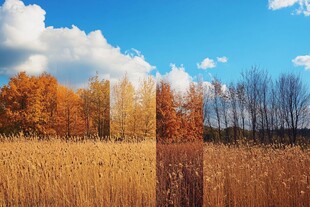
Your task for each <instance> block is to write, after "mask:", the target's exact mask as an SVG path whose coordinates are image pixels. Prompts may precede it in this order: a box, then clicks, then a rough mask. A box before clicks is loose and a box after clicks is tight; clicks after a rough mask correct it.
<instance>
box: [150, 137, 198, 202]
mask: <svg viewBox="0 0 310 207" xmlns="http://www.w3.org/2000/svg"><path fill="white" fill-rule="evenodd" d="M156 153H157V157H156V177H157V185H156V205H157V206H160V207H162V206H176V207H177V206H202V202H203V166H202V164H203V160H202V159H203V145H202V142H200V143H190V142H189V143H180V144H157V146H156Z"/></svg>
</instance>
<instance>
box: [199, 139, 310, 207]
mask: <svg viewBox="0 0 310 207" xmlns="http://www.w3.org/2000/svg"><path fill="white" fill-rule="evenodd" d="M203 173H204V206H210V207H216V206H262V207H263V206H283V207H286V206H287V207H289V206H310V200H309V197H310V177H309V176H310V151H309V150H301V148H300V147H286V148H285V149H283V148H282V149H275V148H274V147H273V146H251V147H249V146H240V147H236V146H225V145H213V144H206V145H205V146H204V171H203Z"/></svg>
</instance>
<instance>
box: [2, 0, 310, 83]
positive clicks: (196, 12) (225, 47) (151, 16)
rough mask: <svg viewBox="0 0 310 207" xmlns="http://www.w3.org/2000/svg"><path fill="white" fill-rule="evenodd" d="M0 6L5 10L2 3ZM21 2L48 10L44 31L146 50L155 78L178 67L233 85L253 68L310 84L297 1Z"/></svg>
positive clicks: (306, 32)
mask: <svg viewBox="0 0 310 207" xmlns="http://www.w3.org/2000/svg"><path fill="white" fill-rule="evenodd" d="M13 1H16V0H13ZM276 1H278V3H279V0H276ZM0 2H1V3H0V4H1V5H2V4H3V2H4V1H3V0H2V1H0ZM23 2H24V4H25V5H26V6H27V5H29V4H37V5H39V6H40V7H41V8H42V9H43V10H45V12H46V15H45V26H46V27H48V26H53V27H54V28H63V27H68V28H71V26H72V25H76V26H77V27H78V28H79V30H81V31H85V32H86V33H89V32H92V31H94V30H101V32H102V35H103V36H104V37H105V39H106V40H107V42H108V43H109V44H110V45H112V46H113V47H120V49H121V50H120V53H122V54H125V52H126V51H128V50H130V49H131V48H135V49H137V50H139V51H141V53H142V54H143V59H144V60H145V61H146V62H147V63H149V64H150V65H151V66H155V67H156V69H148V70H147V71H148V72H150V73H151V74H155V73H156V72H160V73H161V74H165V73H169V71H170V70H171V67H170V64H171V63H173V64H175V65H176V67H180V66H181V65H183V67H184V68H185V71H186V72H187V73H189V75H190V76H192V77H194V76H196V75H197V74H203V75H204V78H205V79H206V80H210V76H209V74H212V75H213V76H217V77H218V78H220V79H221V80H222V81H223V82H225V83H229V82H230V81H234V80H237V79H238V78H239V77H240V73H241V72H242V71H243V70H245V69H248V68H250V67H251V66H253V65H256V66H259V67H260V68H262V69H266V70H268V71H269V72H270V74H271V75H272V76H273V77H277V76H278V74H279V73H281V72H291V71H293V72H296V73H300V74H301V75H302V77H303V79H304V80H305V82H309V80H310V70H306V68H307V64H310V63H309V59H308V55H310V38H309V37H310V16H307V15H306V14H297V13H296V12H295V11H296V9H298V8H299V5H298V3H297V4H295V5H293V6H287V5H286V6H283V5H282V7H280V9H278V8H277V9H274V10H273V9H271V8H270V4H269V3H270V2H268V1H267V0H256V1H244V0H243V1H240V0H235V1H229V0H225V1H224V0H208V1H206V0H205V1H203V0H195V1H190V0H169V1H167V0H157V1H145V0H133V1H121V0H96V1H95V0H88V1H77V0H64V1H59V0H53V1H46V0H25V1H23ZM276 3H277V2H276ZM279 4H281V2H280V3H279ZM0 40H1V39H0ZM0 53H1V51H0ZM223 56H225V57H227V59H228V61H227V62H226V63H221V62H218V61H216V59H217V57H223ZM298 56H306V57H305V58H304V59H306V60H304V59H303V61H302V62H301V63H300V66H296V64H294V63H293V62H292V60H293V59H295V58H296V57H298ZM48 58H49V56H48ZM205 58H209V59H212V60H214V62H215V64H216V67H213V68H207V69H198V68H197V63H200V62H202V61H203V60H204V59H205ZM0 60H1V58H0ZM63 64H64V63H62V65H63ZM86 65H87V64H86ZM4 67H7V68H8V66H2V68H4ZM49 67H52V66H50V65H49ZM0 70H1V65H0ZM110 70H113V67H112V68H110ZM3 71H5V69H3ZM7 71H8V69H6V72H3V73H2V75H0V76H1V77H0V83H1V82H2V83H4V82H6V77H7V76H8V74H9V73H8V72H7ZM105 72H106V71H105ZM52 73H53V72H52ZM66 75H68V74H67V73H64V74H62V77H64V76H66ZM69 75H70V73H69ZM68 78H69V77H65V78H64V79H68Z"/></svg>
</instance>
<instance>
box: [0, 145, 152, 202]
mask: <svg viewBox="0 0 310 207" xmlns="http://www.w3.org/2000/svg"><path fill="white" fill-rule="evenodd" d="M155 146H156V144H155V142H143V143H139V144H130V143H126V144H120V143H100V142H90V141H89V142H85V143H81V142H80V143H73V142H71V143H70V142H68V143H66V142H61V141H41V142H38V141H20V142H3V143H0V206H155V200H156V191H155V185H156V182H155V180H156V179H155V178H156V172H155V167H156V150H155Z"/></svg>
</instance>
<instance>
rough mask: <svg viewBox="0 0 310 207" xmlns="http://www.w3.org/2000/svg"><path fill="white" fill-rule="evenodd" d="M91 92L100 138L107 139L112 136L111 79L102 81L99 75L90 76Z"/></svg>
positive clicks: (92, 106)
mask: <svg viewBox="0 0 310 207" xmlns="http://www.w3.org/2000/svg"><path fill="white" fill-rule="evenodd" d="M89 92H90V94H89V95H90V109H91V111H92V118H93V123H94V125H95V126H96V128H97V133H98V136H99V137H100V139H101V140H102V139H104V138H105V139H107V138H108V137H109V136H110V81H109V80H101V81H100V80H99V76H98V75H96V76H94V77H92V78H90V80H89Z"/></svg>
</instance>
